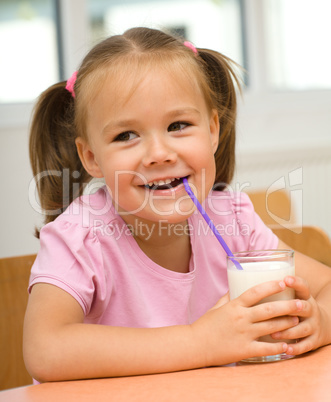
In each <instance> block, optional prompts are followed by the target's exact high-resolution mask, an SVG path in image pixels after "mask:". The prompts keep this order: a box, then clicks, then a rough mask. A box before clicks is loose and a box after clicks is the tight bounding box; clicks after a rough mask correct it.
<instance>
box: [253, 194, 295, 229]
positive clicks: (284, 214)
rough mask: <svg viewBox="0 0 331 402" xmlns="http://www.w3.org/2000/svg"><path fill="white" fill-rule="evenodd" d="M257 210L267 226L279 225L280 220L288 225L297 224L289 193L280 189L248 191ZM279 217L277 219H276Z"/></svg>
mask: <svg viewBox="0 0 331 402" xmlns="http://www.w3.org/2000/svg"><path fill="white" fill-rule="evenodd" d="M247 194H248V195H249V198H250V199H251V201H252V203H253V205H254V209H255V211H256V212H257V213H258V215H259V216H260V218H261V219H262V220H263V222H264V223H265V224H266V225H267V226H271V227H272V226H273V225H276V226H279V221H280V220H281V221H283V222H286V224H287V225H295V223H296V217H295V211H293V208H292V210H291V202H290V198H289V196H288V193H287V192H286V191H285V190H278V191H275V192H272V193H270V194H268V193H267V192H266V191H263V190H262V191H256V192H248V193H247ZM274 217H277V220H275V219H274Z"/></svg>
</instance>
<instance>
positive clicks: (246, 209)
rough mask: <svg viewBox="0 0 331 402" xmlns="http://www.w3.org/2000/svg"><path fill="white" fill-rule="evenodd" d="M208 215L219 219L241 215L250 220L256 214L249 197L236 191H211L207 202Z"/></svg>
mask: <svg viewBox="0 0 331 402" xmlns="http://www.w3.org/2000/svg"><path fill="white" fill-rule="evenodd" d="M205 209H206V212H207V213H210V214H211V215H214V216H219V217H223V218H224V217H233V216H237V215H241V216H242V217H246V218H249V217H251V216H252V214H254V206H253V204H252V202H251V200H250V198H249V196H248V195H247V194H245V193H243V192H236V191H211V192H210V193H209V195H208V197H207V198H206V200H205Z"/></svg>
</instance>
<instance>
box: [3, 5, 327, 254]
mask: <svg viewBox="0 0 331 402" xmlns="http://www.w3.org/2000/svg"><path fill="white" fill-rule="evenodd" d="M330 15H331V2H330V1H329V0H144V1H139V0H0V180H1V200H0V203H1V204H0V205H1V232H0V233H1V239H0V240H1V241H0V257H6V256H15V255H22V254H31V253H35V252H37V251H38V248H39V241H38V240H37V239H35V238H34V236H33V233H34V227H35V226H36V225H40V224H41V222H42V216H41V211H40V208H39V205H38V200H37V198H36V195H35V186H34V180H33V177H32V172H31V169H30V164H29V157H28V130H29V124H30V118H31V113H32V110H33V105H34V103H35V101H36V98H37V97H38V95H39V94H40V93H41V92H42V91H43V90H44V89H46V88H47V87H48V86H50V85H52V84H53V83H55V82H57V81H59V80H64V79H67V78H69V77H70V76H71V74H72V72H73V71H75V70H76V69H77V67H78V66H79V64H80V62H81V60H82V58H83V56H84V55H85V54H86V52H87V51H88V50H89V49H90V48H91V47H92V46H93V45H94V44H96V43H97V42H98V41H100V40H101V39H103V38H105V37H107V36H109V35H112V34H117V33H123V31H124V30H125V29H127V28H130V27H133V26H148V27H156V28H161V29H168V30H171V31H173V32H176V33H179V34H180V35H182V36H184V37H185V38H186V39H188V40H190V41H191V42H193V43H194V44H195V45H196V46H197V47H208V48H211V49H215V50H218V51H220V52H222V53H224V54H225V55H227V56H229V57H231V58H232V59H233V60H235V61H236V62H237V63H238V64H240V65H241V66H243V67H244V69H245V71H246V73H245V74H243V80H244V83H245V86H244V90H243V95H242V97H241V98H240V99H239V116H238V139H237V169H236V175H235V178H234V180H233V183H232V184H231V188H232V189H233V190H235V191H255V190H260V189H263V190H266V191H269V192H270V193H272V192H275V191H278V190H282V189H283V190H286V191H287V193H288V194H289V198H290V200H291V203H292V204H293V205H294V208H293V210H295V214H296V220H297V222H298V223H299V224H304V225H317V226H320V227H321V228H323V229H324V230H325V231H326V232H327V233H328V234H329V236H330V235H331V212H330V206H331V190H330V188H329V186H330V184H331V74H330V72H331V52H330V40H331V24H330V21H329V19H330ZM328 49H329V50H328ZM291 211H292V209H291ZM276 220H277V219H276ZM290 220H291V217H289V221H290ZM279 223H281V224H283V223H284V222H283V221H282V222H279ZM285 223H286V222H285Z"/></svg>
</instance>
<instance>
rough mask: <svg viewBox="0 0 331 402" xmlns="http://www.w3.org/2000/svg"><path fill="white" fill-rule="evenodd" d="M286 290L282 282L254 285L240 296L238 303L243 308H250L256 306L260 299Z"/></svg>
mask: <svg viewBox="0 0 331 402" xmlns="http://www.w3.org/2000/svg"><path fill="white" fill-rule="evenodd" d="M285 288H286V284H285V282H284V281H279V282H277V281H270V282H265V283H261V284H260V285H256V286H254V287H252V288H250V289H248V290H246V292H244V293H243V294H241V295H240V296H239V297H238V302H239V303H240V304H241V305H242V306H243V307H252V306H255V305H256V304H258V303H259V302H260V301H261V300H262V299H264V298H266V297H268V296H271V295H274V294H277V293H280V292H282V291H283V290H284V289H285Z"/></svg>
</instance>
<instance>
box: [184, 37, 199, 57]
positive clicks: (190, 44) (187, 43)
mask: <svg viewBox="0 0 331 402" xmlns="http://www.w3.org/2000/svg"><path fill="white" fill-rule="evenodd" d="M184 46H186V47H188V48H189V49H191V50H192V52H193V53H194V54H198V51H197V48H196V47H195V46H194V45H193V44H192V43H191V42H189V41H188V40H186V41H185V42H184Z"/></svg>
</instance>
